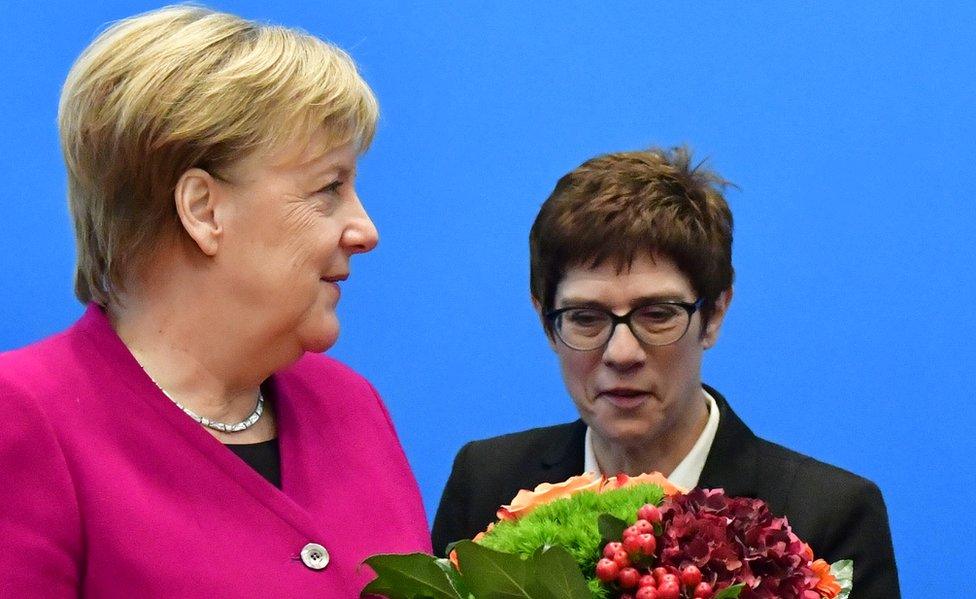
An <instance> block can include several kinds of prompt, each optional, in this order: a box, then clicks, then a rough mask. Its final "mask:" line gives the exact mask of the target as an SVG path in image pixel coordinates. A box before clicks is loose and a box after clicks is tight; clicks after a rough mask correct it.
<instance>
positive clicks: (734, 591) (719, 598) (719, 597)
mask: <svg viewBox="0 0 976 599" xmlns="http://www.w3.org/2000/svg"><path fill="white" fill-rule="evenodd" d="M744 588H746V585H744V584H734V585H732V586H730V587H725V588H724V589H722V590H721V591H719V592H717V593H715V596H714V597H712V599H736V598H737V597H738V596H739V593H741V592H742V589H744Z"/></svg>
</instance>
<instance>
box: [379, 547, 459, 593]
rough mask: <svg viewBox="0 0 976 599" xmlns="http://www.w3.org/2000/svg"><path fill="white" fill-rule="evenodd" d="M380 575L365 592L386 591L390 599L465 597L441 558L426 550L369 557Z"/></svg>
mask: <svg viewBox="0 0 976 599" xmlns="http://www.w3.org/2000/svg"><path fill="white" fill-rule="evenodd" d="M364 563H366V564H368V565H369V567H371V568H372V569H373V571H375V572H376V579H375V580H373V582H371V583H369V584H368V585H366V588H365V589H363V592H362V595H383V596H385V597H388V598H389V599H463V598H462V597H461V595H459V594H458V592H457V591H455V590H454V587H453V585H452V584H451V582H450V580H448V575H447V574H446V573H445V572H444V571H443V570H442V569H441V568H440V566H438V565H437V560H436V559H435V558H434V557H433V556H430V555H427V554H425V553H409V554H406V555H397V554H382V555H374V556H372V557H368V558H366V560H365V562H364Z"/></svg>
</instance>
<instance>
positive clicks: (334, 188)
mask: <svg viewBox="0 0 976 599" xmlns="http://www.w3.org/2000/svg"><path fill="white" fill-rule="evenodd" d="M343 183H344V181H342V180H338V181H334V182H332V183H329V184H328V185H326V186H325V187H323V188H322V189H320V190H318V193H338V191H339V188H340V187H342V185H343Z"/></svg>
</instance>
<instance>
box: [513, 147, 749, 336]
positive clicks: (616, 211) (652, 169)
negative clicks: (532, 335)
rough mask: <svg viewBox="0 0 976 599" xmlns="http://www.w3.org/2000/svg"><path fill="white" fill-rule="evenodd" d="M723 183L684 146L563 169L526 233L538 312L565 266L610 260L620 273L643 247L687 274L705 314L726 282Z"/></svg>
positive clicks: (547, 305)
mask: <svg viewBox="0 0 976 599" xmlns="http://www.w3.org/2000/svg"><path fill="white" fill-rule="evenodd" d="M728 185H729V182H728V181H726V180H725V179H723V178H722V177H720V176H719V175H718V174H716V173H714V172H712V171H710V170H708V169H706V168H703V166H702V165H701V164H699V165H698V166H694V167H693V166H691V152H690V151H689V150H688V149H687V148H685V147H678V148H674V149H671V150H664V149H660V148H651V149H649V150H645V151H641V152H620V153H615V154H606V155H604V156H598V157H596V158H593V159H591V160H588V161H586V162H584V163H583V164H582V165H580V166H579V167H578V168H576V169H574V170H573V171H571V172H570V173H568V174H567V175H565V176H564V177H563V178H561V179H560V180H559V182H558V183H556V188H555V189H554V190H553V191H552V194H550V195H549V198H548V199H547V200H546V201H545V203H544V204H543V205H542V208H541V209H540V210H539V215H538V216H537V217H536V219H535V223H534V224H533V225H532V232H531V233H530V234H529V253H530V264H531V266H530V268H531V271H530V287H531V292H532V297H533V298H535V300H536V301H537V302H539V304H540V305H541V307H542V313H543V314H545V313H547V312H549V311H550V310H552V309H553V307H554V302H555V295H556V287H557V286H558V285H559V282H560V281H561V280H562V278H563V276H564V275H565V273H566V269H567V268H570V267H574V266H580V265H586V266H592V267H596V266H599V265H601V264H602V263H604V261H606V260H611V261H613V263H614V264H615V266H616V268H617V270H618V272H621V271H623V270H624V269H626V268H628V267H629V266H630V264H631V263H632V262H633V261H634V259H635V258H636V257H637V256H638V255H640V254H644V253H646V254H650V255H659V256H666V257H667V258H669V259H671V261H673V262H674V264H675V265H676V266H677V267H678V269H680V270H681V272H683V273H684V274H685V276H687V277H688V279H689V280H690V281H691V284H692V286H693V287H694V289H695V291H696V292H697V293H698V295H699V296H700V297H702V298H703V299H704V302H703V305H702V317H703V319H706V320H707V318H708V316H709V315H710V314H711V312H712V310H713V308H714V305H715V300H716V299H718V296H719V295H720V294H721V293H722V292H723V291H724V290H726V289H728V288H730V287H731V286H732V278H733V269H732V212H731V211H730V210H729V206H728V204H727V203H726V202H725V197H724V196H723V194H722V191H723V189H724V188H725V187H726V186H728ZM548 327H549V325H548V322H546V328H547V333H549V334H551V333H552V331H550V330H548Z"/></svg>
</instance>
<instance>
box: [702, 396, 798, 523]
mask: <svg viewBox="0 0 976 599" xmlns="http://www.w3.org/2000/svg"><path fill="white" fill-rule="evenodd" d="M705 390H706V391H708V392H709V393H710V394H711V395H712V397H714V398H715V402H716V403H717V404H718V406H719V415H720V418H719V425H718V431H716V433H715V440H714V441H713V442H712V447H711V449H710V450H709V452H708V458H707V459H706V460H705V467H704V469H702V473H701V477H699V480H698V486H699V487H703V488H707V489H719V488H721V489H725V492H726V494H728V495H731V496H735V497H760V498H762V499H764V500H765V501H766V502H767V503H769V504H771V505H782V504H783V502H784V500H785V493H786V488H785V487H783V486H782V485H781V484H779V483H778V482H777V481H776V480H773V479H771V478H769V477H764V476H763V475H762V467H763V464H762V461H763V457H762V452H761V451H760V449H761V445H762V444H763V443H764V441H762V440H761V439H760V438H759V437H757V436H756V435H755V434H754V433H753V432H752V431H751V430H750V429H749V427H748V426H746V424H745V423H744V422H743V421H742V420H741V419H740V418H739V417H738V416H737V415H736V413H735V412H733V411H732V408H731V407H730V406H729V403H728V401H726V399H725V398H724V397H722V395H721V394H720V393H719V392H718V391H716V390H715V389H712V388H711V387H708V386H705Z"/></svg>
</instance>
